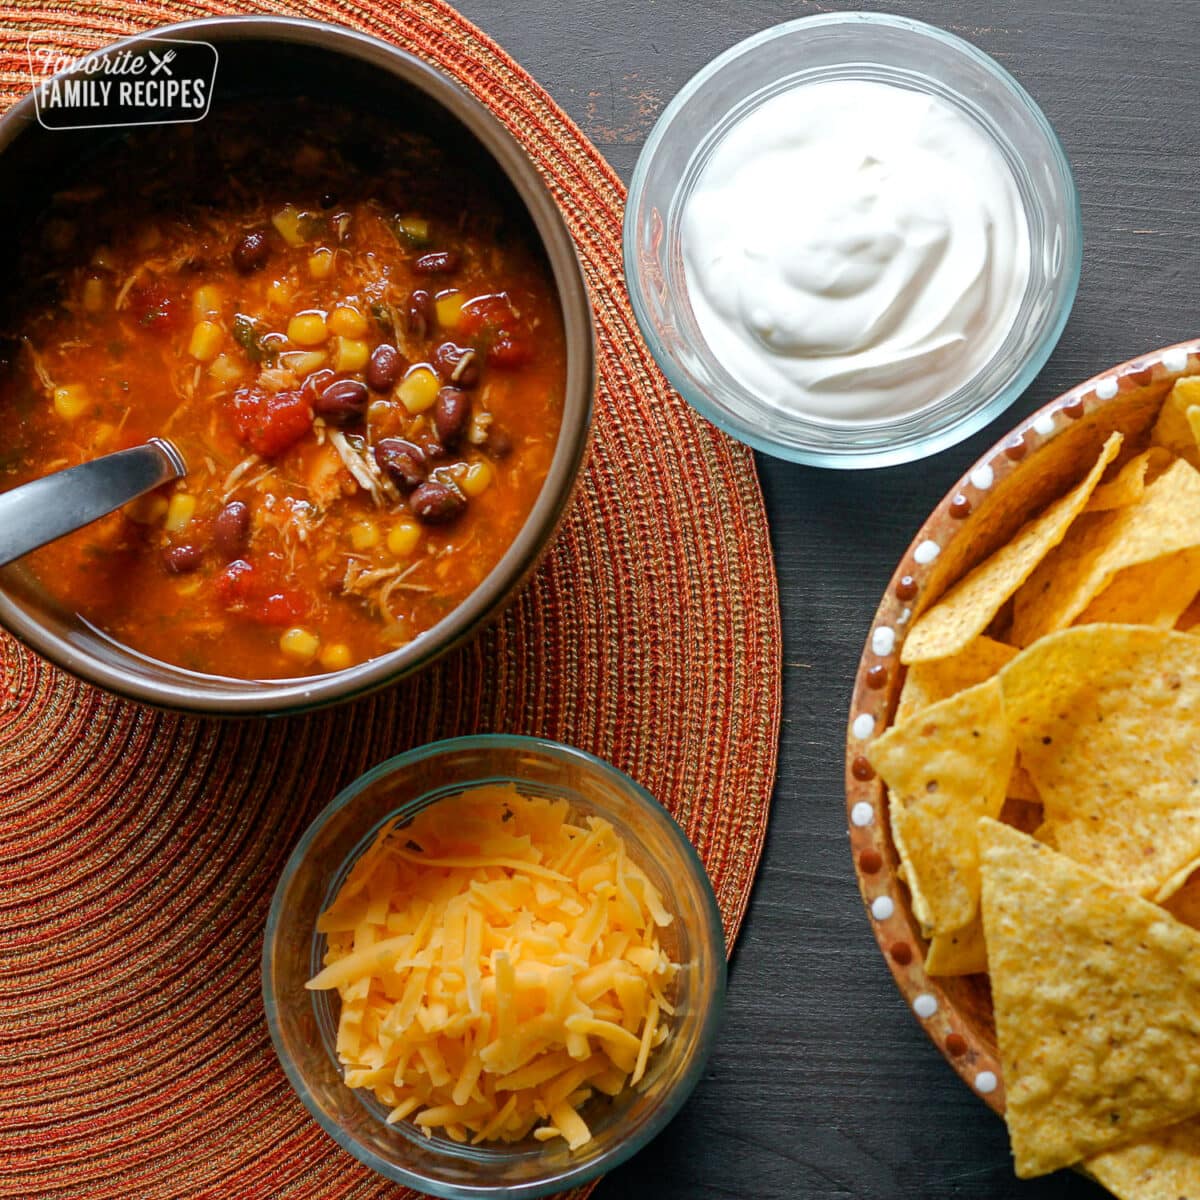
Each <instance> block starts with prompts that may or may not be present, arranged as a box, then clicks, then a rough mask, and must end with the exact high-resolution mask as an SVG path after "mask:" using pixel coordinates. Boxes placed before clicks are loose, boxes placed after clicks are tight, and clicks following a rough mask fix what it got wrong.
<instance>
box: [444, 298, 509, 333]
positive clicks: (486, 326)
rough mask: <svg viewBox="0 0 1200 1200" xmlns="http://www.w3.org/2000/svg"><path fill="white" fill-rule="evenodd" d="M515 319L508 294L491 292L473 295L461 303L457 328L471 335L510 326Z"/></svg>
mask: <svg viewBox="0 0 1200 1200" xmlns="http://www.w3.org/2000/svg"><path fill="white" fill-rule="evenodd" d="M515 320H516V317H515V315H514V314H513V310H512V305H511V304H510V303H509V300H508V296H507V295H506V294H505V293H504V292H491V293H489V294H488V295H486V296H475V297H474V298H473V299H471V300H468V301H467V302H466V304H464V305H463V309H462V319H461V320H460V322H459V326H458V329H459V331H460V332H461V333H465V334H467V335H472V334H476V333H481V332H483V331H484V330H497V329H502V328H504V327H506V326H511V325H512V324H513V323H514V321H515Z"/></svg>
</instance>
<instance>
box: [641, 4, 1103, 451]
mask: <svg viewBox="0 0 1200 1200" xmlns="http://www.w3.org/2000/svg"><path fill="white" fill-rule="evenodd" d="M624 238H625V273H626V279H627V282H628V287H629V293H630V297H631V298H632V301H633V307H634V312H635V313H636V315H637V319H638V323H639V324H640V326H641V329H642V333H643V334H644V335H645V337H646V340H647V342H648V344H649V346H650V349H651V352H652V353H653V354H654V357H655V358H656V359H657V361H658V363H659V365H660V366H661V367H662V368H663V370H664V371H665V373H666V375H667V377H668V378H669V379H670V381H671V383H672V384H673V385H674V386H675V387H676V388H677V389H678V390H679V391H680V392H681V393H682V395H683V396H684V398H685V399H686V400H688V402H689V403H690V404H692V405H693V407H695V408H696V409H697V410H698V411H699V412H700V413H701V414H702V415H703V416H705V417H707V418H708V419H709V420H711V421H712V422H713V423H714V424H716V425H718V426H720V427H721V428H722V429H724V430H725V431H726V432H728V433H730V434H732V435H733V436H734V437H736V438H739V439H740V440H741V441H743V442H746V443H748V444H749V445H751V446H754V447H756V448H757V449H759V450H763V451H765V452H767V453H768V454H773V455H776V456H778V457H781V458H787V459H791V460H793V461H796V462H803V463H810V464H813V465H818V466H829V467H875V466H886V465H889V464H893V463H899V462H906V461H909V460H912V459H916V458H921V457H924V456H926V455H928V454H932V453H934V452H935V451H937V450H941V449H944V448H945V447H947V446H950V445H953V444H954V443H955V442H958V441H961V440H962V439H963V438H965V437H967V436H968V435H969V434H971V433H973V432H974V431H975V430H977V429H979V428H981V427H982V426H983V425H985V424H986V423H987V422H988V421H990V420H991V419H992V418H994V417H995V416H997V415H998V414H999V413H1001V412H1002V411H1003V410H1004V409H1005V408H1007V407H1008V406H1009V405H1010V404H1011V403H1012V402H1013V400H1015V399H1016V397H1017V396H1019V395H1020V394H1021V392H1022V391H1024V389H1025V388H1026V387H1027V386H1028V384H1029V383H1030V381H1031V380H1032V379H1033V377H1034V376H1035V375H1036V374H1037V372H1038V370H1039V369H1040V368H1041V366H1042V364H1043V363H1044V362H1045V361H1046V359H1047V357H1048V356H1049V354H1050V351H1051V350H1052V349H1053V347H1054V345H1055V343H1056V342H1057V341H1058V338H1059V335H1060V334H1061V333H1062V329H1063V326H1064V325H1065V324H1066V320H1067V315H1068V314H1069V312H1070V310H1071V305H1072V303H1073V301H1074V299H1075V291H1076V288H1077V287H1078V284H1079V268H1080V260H1081V258H1082V250H1083V238H1082V226H1081V220H1080V213H1079V200H1078V197H1077V195H1076V192H1075V185H1074V181H1073V180H1072V178H1071V169H1070V166H1069V164H1068V162H1067V159H1066V156H1065V154H1064V153H1063V150H1062V147H1061V145H1060V144H1059V142H1058V139H1057V137H1056V136H1055V134H1054V131H1053V129H1052V128H1051V127H1050V124H1049V122H1048V121H1047V120H1046V118H1045V116H1044V115H1043V114H1042V112H1041V110H1040V109H1039V108H1038V106H1037V105H1036V104H1035V103H1034V101H1033V100H1032V99H1031V98H1030V96H1029V95H1028V94H1027V93H1026V92H1025V91H1024V89H1023V88H1022V87H1021V86H1020V84H1018V83H1017V82H1016V80H1015V79H1013V78H1012V76H1010V75H1009V74H1008V73H1007V72H1006V71H1005V70H1004V69H1003V68H1002V67H1000V66H999V65H998V64H997V63H996V62H994V61H993V60H992V59H991V58H989V57H988V56H987V55H986V54H984V53H983V52H982V51H980V50H978V49H976V48H975V47H974V46H972V45H970V44H969V43H968V42H965V41H963V40H962V39H961V38H958V37H955V36H953V35H952V34H949V33H946V32H944V31H943V30H940V29H935V28H934V27H932V26H930V25H925V24H923V23H921V22H919V21H912V20H908V19H905V18H901V17H893V16H885V15H876V14H869V13H837V14H826V15H820V16H814V17H804V18H801V19H800V20H797V21H790V22H788V23H786V24H784V25H779V26H776V27H775V28H773V29H768V30H766V31H765V32H763V33H760V34H757V35H756V36H754V37H751V38H748V39H747V40H746V41H744V42H741V43H739V44H738V45H736V46H734V47H733V48H732V49H731V50H728V51H727V52H726V53H725V54H723V55H721V56H720V57H719V58H717V59H715V60H714V61H713V62H712V63H710V64H709V65H708V66H707V67H705V68H704V69H703V70H702V71H700V72H699V74H697V75H696V76H695V77H694V78H693V79H692V80H691V81H690V82H689V83H688V84H687V85H686V86H685V87H684V88H683V90H682V91H681V92H680V93H679V95H678V96H676V97H675V99H674V100H673V101H672V102H671V104H670V105H669V106H668V107H667V109H666V111H665V112H664V113H663V115H662V117H661V118H660V119H659V121H658V123H657V124H656V125H655V127H654V129H653V131H652V132H651V134H650V137H649V139H648V140H647V142H646V146H645V149H644V150H643V151H642V154H641V157H640V158H639V160H638V164H637V167H636V169H635V171H634V175H633V182H632V185H631V187H630V191H629V202H628V206H627V208H626V213H625V230H624Z"/></svg>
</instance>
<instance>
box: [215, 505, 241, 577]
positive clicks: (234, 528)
mask: <svg viewBox="0 0 1200 1200" xmlns="http://www.w3.org/2000/svg"><path fill="white" fill-rule="evenodd" d="M249 540H250V509H249V507H248V506H247V505H245V504H243V503H242V501H240V500H230V502H229V503H228V504H226V505H225V507H224V508H222V509H221V511H220V512H219V513H217V517H216V520H215V521H213V546H214V547H216V551H217V553H218V554H219V555H220V556H221V558H222V559H223V560H224V561H225V562H232V561H233V560H234V559H235V558H241V557H242V551H243V550H245V549H246V543H247V542H248V541H249Z"/></svg>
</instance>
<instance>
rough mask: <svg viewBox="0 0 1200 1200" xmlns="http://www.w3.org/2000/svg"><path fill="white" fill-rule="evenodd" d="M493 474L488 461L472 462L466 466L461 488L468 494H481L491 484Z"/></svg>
mask: <svg viewBox="0 0 1200 1200" xmlns="http://www.w3.org/2000/svg"><path fill="white" fill-rule="evenodd" d="M495 474H496V473H495V472H494V471H493V470H492V464H491V463H490V462H484V461H480V462H476V463H472V464H471V465H470V466H469V467H468V468H467V473H466V474H465V475H464V476H463V480H462V490H463V491H464V492H466V493H467V495H468V496H482V495H483V493H484V492H486V491H487V490H488V488H489V487H490V486H491V482H492V480H493V479H494V478H495Z"/></svg>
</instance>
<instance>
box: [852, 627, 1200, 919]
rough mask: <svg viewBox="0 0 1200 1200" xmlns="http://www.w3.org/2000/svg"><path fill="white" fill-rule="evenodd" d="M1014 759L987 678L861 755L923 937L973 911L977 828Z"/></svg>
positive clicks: (997, 802)
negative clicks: (878, 788)
mask: <svg viewBox="0 0 1200 1200" xmlns="http://www.w3.org/2000/svg"><path fill="white" fill-rule="evenodd" d="M1197 649H1198V650H1200V642H1197ZM1015 753H1016V751H1015V747H1014V742H1013V736H1012V733H1011V732H1010V731H1009V728H1008V725H1007V723H1006V722H1005V720H1004V700H1003V696H1002V694H1001V691H1000V681H999V679H998V678H995V677H994V678H992V679H989V680H987V681H986V682H984V683H981V684H978V685H976V686H975V687H973V688H968V689H967V690H966V691H965V692H959V693H958V694H957V695H955V696H950V697H949V698H947V699H945V700H940V701H938V703H936V704H931V705H930V706H929V707H928V708H924V709H922V710H921V711H920V712H918V713H916V714H915V715H914V716H911V717H909V718H908V720H907V721H903V722H901V723H900V724H898V725H893V726H892V727H891V728H890V729H889V730H888V731H887V732H886V733H885V734H883V736H882V737H880V738H878V739H877V740H876V741H875V742H873V743H872V744H871V746H870V748H869V749H868V750H867V757H868V759H870V761H871V765H872V766H873V767H874V768H875V770H876V771H877V772H878V773H879V775H880V777H881V778H882V779H883V781H884V782H885V783H886V784H887V786H888V796H889V801H888V802H889V811H890V813H891V822H892V833H893V838H894V840H895V842H896V848H897V850H898V851H899V853H900V855H901V858H902V859H903V860H904V862H905V864H906V865H907V867H908V884H909V889H910V891H911V892H912V901H913V912H914V913H915V914H916V917H917V920H918V921H920V922H921V924H922V926H924V927H925V928H926V929H927V930H928V931H930V932H931V933H935V934H937V933H952V932H953V931H954V930H956V929H962V928H963V927H964V926H966V925H969V924H970V923H971V921H972V920H974V918H975V915H976V914H977V913H978V911H979V856H978V848H977V846H976V841H975V829H976V824H977V822H978V820H979V818H980V817H983V816H988V817H994V816H998V815H999V813H1000V809H1001V807H1002V806H1003V804H1004V789H1005V786H1006V784H1007V783H1008V778H1009V775H1010V774H1011V773H1012V765H1013V758H1014V755H1015Z"/></svg>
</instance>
